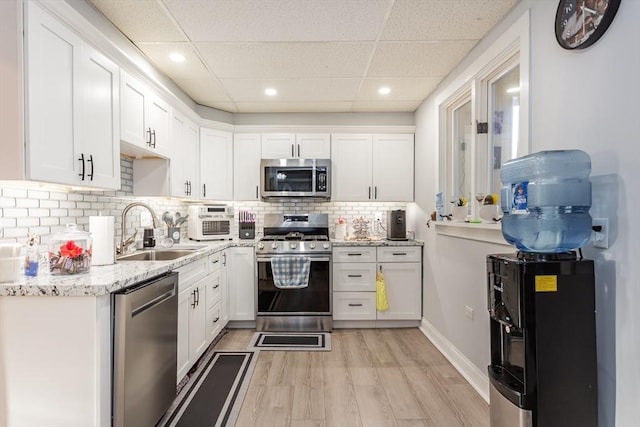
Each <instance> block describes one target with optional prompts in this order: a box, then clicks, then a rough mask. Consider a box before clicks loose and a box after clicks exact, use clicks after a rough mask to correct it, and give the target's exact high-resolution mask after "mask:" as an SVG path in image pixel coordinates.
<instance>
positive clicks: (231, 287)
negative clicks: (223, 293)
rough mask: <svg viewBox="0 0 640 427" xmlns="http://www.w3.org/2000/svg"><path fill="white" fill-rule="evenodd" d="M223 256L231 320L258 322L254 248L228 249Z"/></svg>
mask: <svg viewBox="0 0 640 427" xmlns="http://www.w3.org/2000/svg"><path fill="white" fill-rule="evenodd" d="M222 256H223V261H222V268H223V269H224V270H225V273H223V274H225V275H226V281H227V290H228V292H229V320H244V321H246V320H250V321H252V320H256V308H255V280H256V278H255V264H256V262H255V254H254V248H253V247H234V248H228V249H225V250H224V251H223V253H222Z"/></svg>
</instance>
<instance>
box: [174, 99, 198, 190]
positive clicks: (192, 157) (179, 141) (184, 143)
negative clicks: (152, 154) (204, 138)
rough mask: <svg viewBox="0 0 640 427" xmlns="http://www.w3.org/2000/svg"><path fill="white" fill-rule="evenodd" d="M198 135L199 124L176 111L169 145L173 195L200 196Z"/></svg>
mask: <svg viewBox="0 0 640 427" xmlns="http://www.w3.org/2000/svg"><path fill="white" fill-rule="evenodd" d="M198 136H199V128H198V126H197V125H196V124H195V123H194V122H192V121H191V120H189V119H187V118H186V117H184V116H182V115H181V114H179V113H177V112H175V111H174V113H173V114H172V119H171V142H170V146H169V148H170V154H171V160H170V166H169V167H170V171H171V172H170V183H171V195H172V196H174V197H186V198H199V197H200V191H199V188H200V175H199V168H198V166H199V165H198V145H199V139H198Z"/></svg>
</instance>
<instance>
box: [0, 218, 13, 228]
mask: <svg viewBox="0 0 640 427" xmlns="http://www.w3.org/2000/svg"><path fill="white" fill-rule="evenodd" d="M16 224H17V220H16V219H14V218H0V228H5V227H6V228H9V227H11V228H13V227H15V226H16Z"/></svg>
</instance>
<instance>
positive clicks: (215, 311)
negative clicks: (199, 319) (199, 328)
mask: <svg viewBox="0 0 640 427" xmlns="http://www.w3.org/2000/svg"><path fill="white" fill-rule="evenodd" d="M206 322H207V326H206V328H205V333H206V334H207V342H211V340H213V339H214V338H215V337H216V335H218V333H219V332H220V330H221V329H222V304H221V303H218V304H216V305H214V306H213V307H212V308H210V309H208V310H207V315H206Z"/></svg>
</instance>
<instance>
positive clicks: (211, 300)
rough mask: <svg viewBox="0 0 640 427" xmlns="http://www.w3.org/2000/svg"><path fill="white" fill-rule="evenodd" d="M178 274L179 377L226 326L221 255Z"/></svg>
mask: <svg viewBox="0 0 640 427" xmlns="http://www.w3.org/2000/svg"><path fill="white" fill-rule="evenodd" d="M177 271H178V289H179V293H178V375H177V378H176V381H177V382H180V380H181V379H182V378H183V377H184V376H185V375H186V374H187V373H188V372H189V370H190V369H191V367H192V366H193V365H194V364H195V363H196V361H197V360H198V358H200V356H202V354H203V353H204V351H205V350H206V349H207V347H208V346H209V344H211V342H212V341H213V340H214V339H215V337H216V336H217V335H218V334H219V333H220V331H221V330H222V328H223V327H224V326H225V325H226V321H225V320H224V316H223V307H224V305H225V300H224V299H225V298H226V296H225V294H226V291H225V286H226V283H225V282H223V281H222V268H221V253H220V252H217V253H214V254H211V255H209V257H208V258H205V259H200V260H197V261H194V262H193V263H191V264H188V265H185V266H183V267H180V268H179V269H177Z"/></svg>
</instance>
